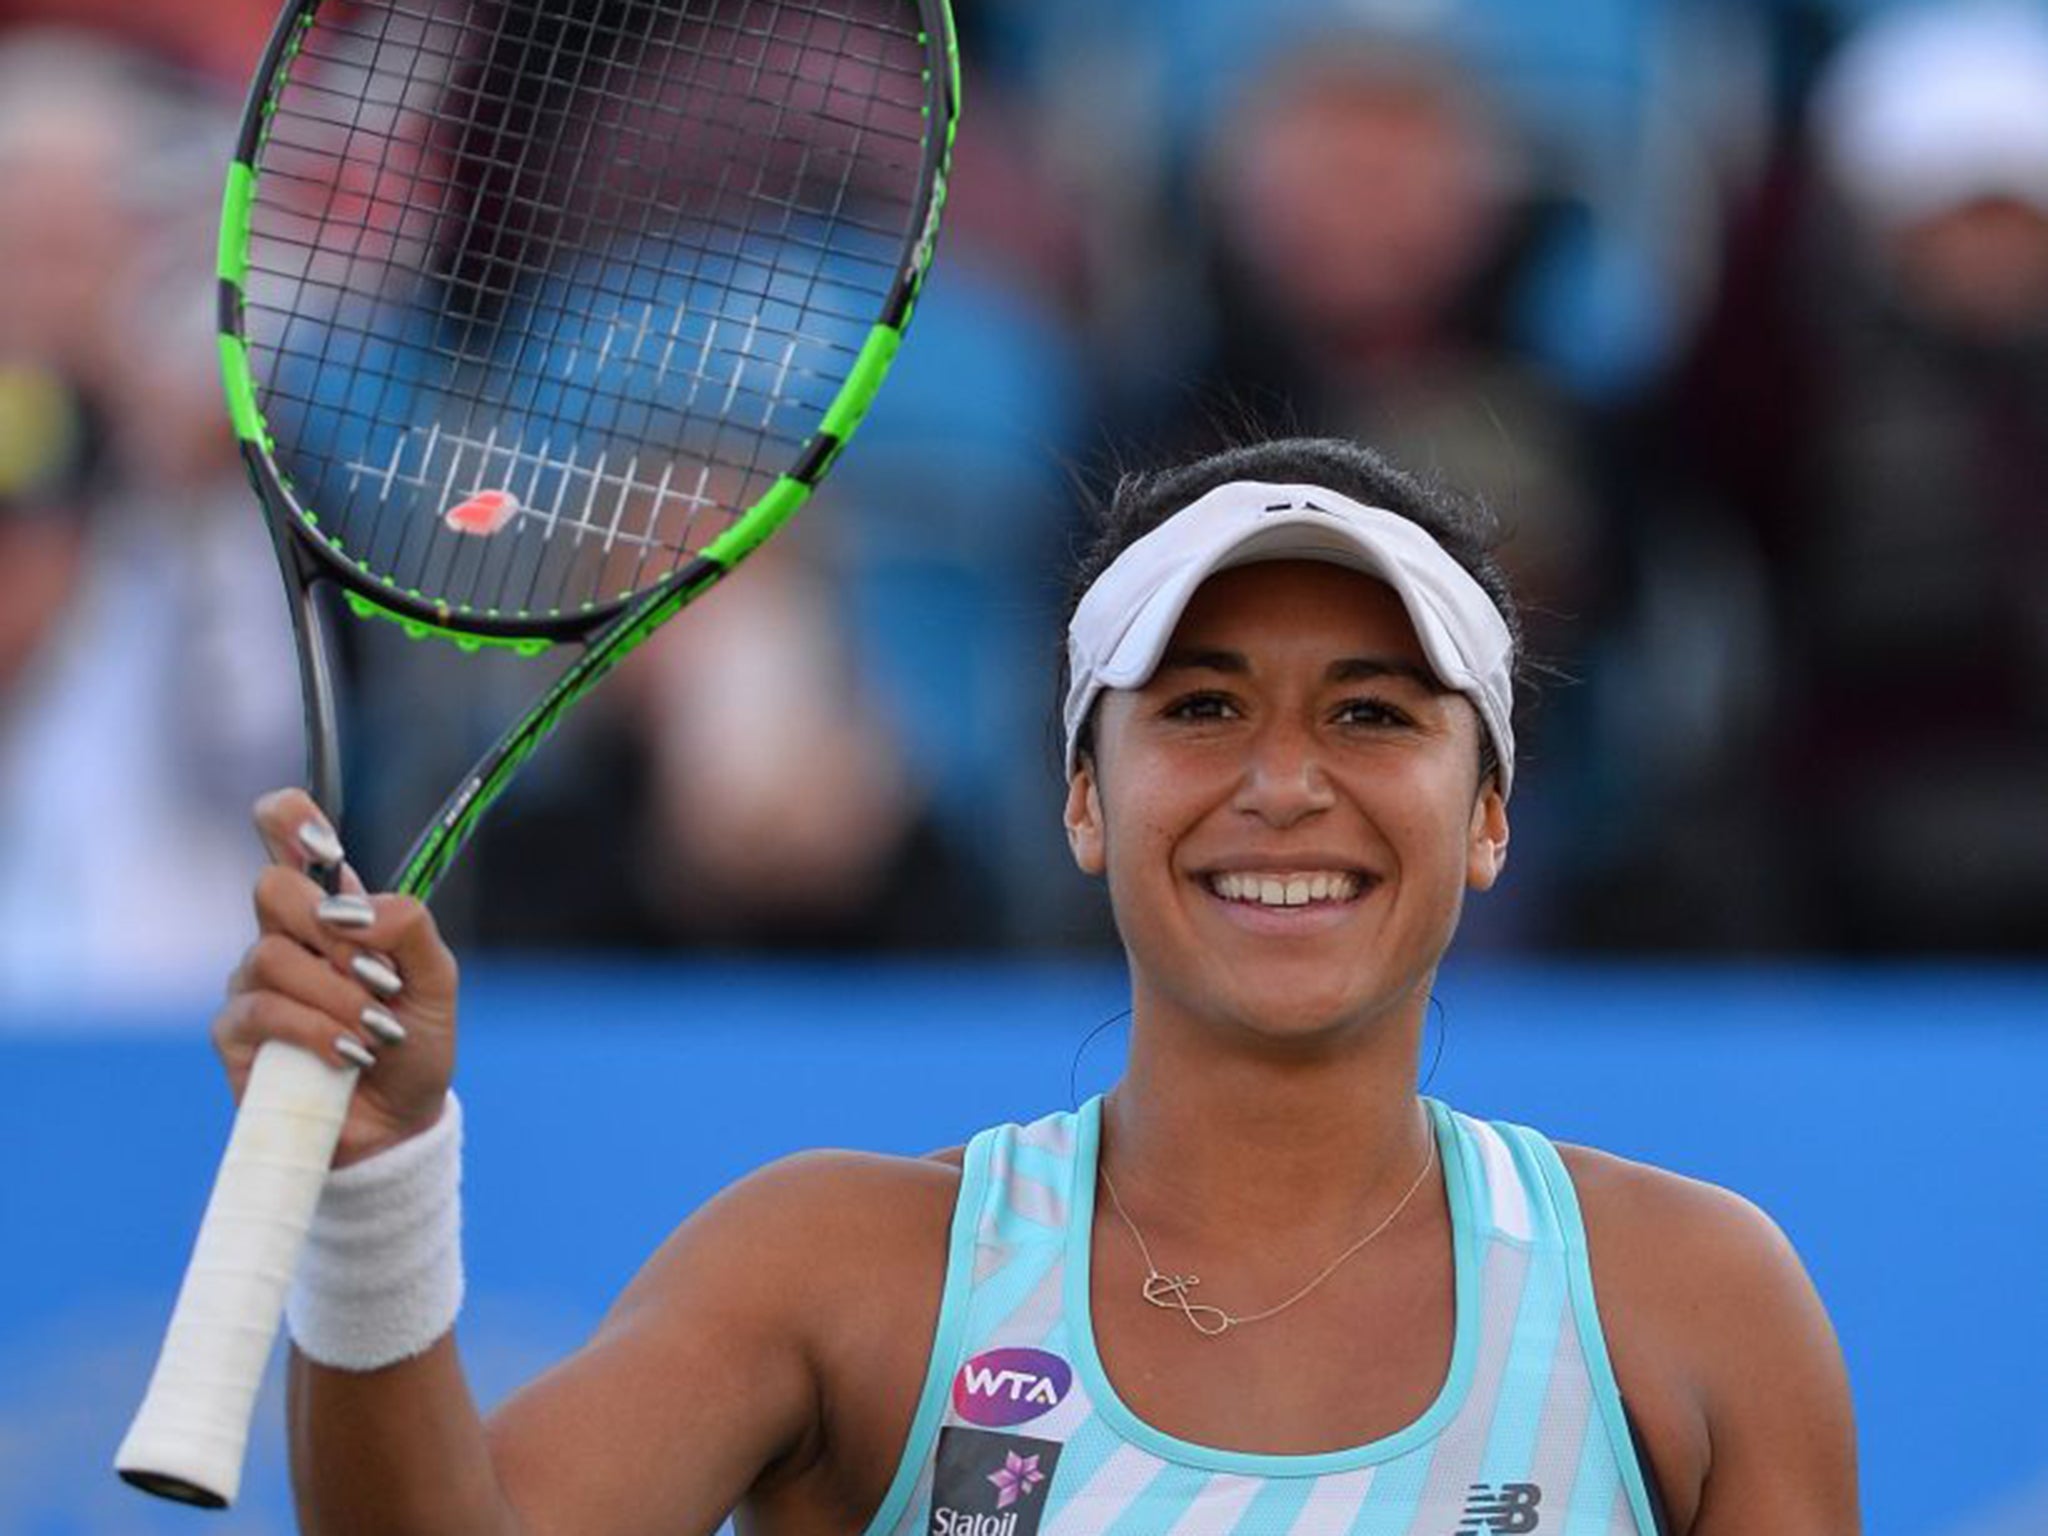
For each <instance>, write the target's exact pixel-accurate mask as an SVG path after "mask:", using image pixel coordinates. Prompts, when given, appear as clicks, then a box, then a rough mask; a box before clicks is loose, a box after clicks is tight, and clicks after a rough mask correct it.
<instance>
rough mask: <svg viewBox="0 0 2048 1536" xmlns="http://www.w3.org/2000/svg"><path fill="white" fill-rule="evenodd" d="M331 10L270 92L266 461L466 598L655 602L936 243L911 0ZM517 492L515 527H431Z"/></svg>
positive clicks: (448, 596) (509, 607)
mask: <svg viewBox="0 0 2048 1536" xmlns="http://www.w3.org/2000/svg"><path fill="white" fill-rule="evenodd" d="M339 16H340V19H339V20H334V21H331V22H330V21H329V20H328V18H327V17H326V16H325V14H324V13H322V15H321V16H320V17H319V19H317V20H316V22H315V23H314V25H313V26H312V27H311V28H310V29H309V30H308V32H307V34H306V36H305V37H304V38H303V39H302V41H301V46H300V49H299V52H298V57H297V59H296V60H295V62H294V67H293V73H292V74H291V75H290V76H289V77H288V78H287V79H286V81H285V82H284V84H283V86H282V87H281V88H280V89H279V90H277V92H276V93H275V95H274V98H273V102H272V108H271V114H270V126H269V132H268V133H267V135H266V137H265V140H264V145H263V150H262V152H261V154H260V156H259V161H258V164H257V172H258V175H257V183H256V185H257V197H256V204H255V207H254V210H253V226H252V228H253V232H252V241H251V250H250V258H251V260H250V279H249V281H248V284H247V293H248V298H247V304H246V308H245V325H246V328H247V332H248V340H249V344H250V348H251V354H252V365H253V367H254V370H255V372H256V374H257V377H258V380H259V391H260V398H261V399H262V402H263V404H264V407H265V411H266V416H267V418H268V419H269V422H270V425H271V428H272V432H273V436H274V437H275V438H276V439H277V442H278V448H277V459H278V462H279V466H280V468H281V469H282V470H283V471H284V472H285V473H286V474H287V475H288V476H289V477H290V480H291V482H292V485H293V487H294V489H295V490H296V491H297V492H298V494H299V499H300V501H301V502H302V504H303V505H304V506H305V507H306V510H307V511H308V512H309V513H310V514H312V515H314V516H315V517H317V518H318V519H319V526H320V527H321V529H322V531H323V532H326V533H327V534H328V535H329V536H330V539H331V540H332V541H333V542H334V543H335V544H336V547H338V548H340V549H341V550H342V551H343V552H344V553H345V554H347V555H349V556H351V557H353V558H355V559H356V560H358V561H359V562H362V563H365V564H366V565H367V566H368V567H369V568H370V569H371V570H372V571H373V572H374V573H376V574H378V575H379V576H381V577H382V578H383V579H385V580H387V581H389V582H391V583H392V584H394V585H396V586H399V587H400V588H401V589H404V590H409V591H418V590H420V589H424V590H425V592H426V593H427V594H429V595H431V597H432V598H433V599H434V600H436V601H440V602H445V603H447V604H449V605H450V606H451V607H455V608H460V609H465V610H475V611H481V612H486V613H491V612H497V613H510V614H515V615H516V614H521V613H540V612H548V613H552V612H555V611H559V610H560V609H561V608H563V607H564V606H565V605H566V606H570V607H574V606H575V605H577V604H578V603H581V604H583V605H585V606H588V605H592V604H596V603H601V602H604V601H608V600H611V599H613V598H616V597H621V596H625V595H628V594H630V593H633V592H637V591H641V590H644V589H645V588H646V587H647V586H649V585H652V584H653V583H654V582H656V581H658V580H660V579H662V578H664V577H666V576H667V575H669V574H670V573H671V572H673V571H674V570H675V569H676V568H677V567H678V566H679V565H680V564H681V563H682V562H684V561H685V560H687V559H688V558H690V557H691V556H692V555H694V554H695V553H697V552H698V551H700V550H701V549H702V548H703V547H704V545H705V544H706V543H708V542H709V541H710V539H712V538H715V537H716V536H717V534H718V533H720V532H722V531H723V530H724V528H725V527H726V526H728V525H729V524H730V522H731V521H732V520H733V519H734V518H735V517H736V516H737V515H738V514H739V513H740V512H742V511H744V510H745V508H746V507H747V506H749V505H750V504H751V503H752V501H753V500H755V499H756V498H757V497H758V496H759V495H760V494H761V493H762V492H763V491H765V490H766V488H767V487H768V485H770V484H772V483H773V480H774V479H775V477H776V476H777V475H778V474H780V473H782V472H785V471H786V470H787V469H788V468H789V467H790V465H791V463H792V461H793V459H794V457H795V455H796V453H797V452H798V451H799V450H800V449H801V447H802V445H803V444H804V443H805V442H806V441H807V440H808V439H809V437H810V435H811V433H812V432H813V431H814V430H815V429H816V427H817V425H818V423H819V421H820V420H821V419H822V416H823V413H824V412H825V410H826V409H827V408H828V407H829V406H830V404H831V402H832V400H833V399H834V398H835V397H836V395H837V393H838V392H839V389H840V388H841V386H842V385H843V384H844V382H845V380H846V378H847V376H848V374H849V372H850V370H851V369H852V366H853V364H854V361H855V359H856V357H857V356H858V355H859V350H860V346H861V344H862V342H863V341H864V339H865V335H866V331H867V329H868V328H869V327H870V326H871V325H872V324H873V322H874V321H875V320H877V319H879V318H881V316H882V308H883V305H884V303H885V302H886V300H887V298H888V296H889V295H890V293H891V292H892V290H893V287H894V285H895V283H896V281H897V279H898V277H899V275H900V272H901V270H902V268H903V266H904V265H905V263H906V261H907V259H908V251H909V247H910V243H911V242H912V241H913V240H914V239H915V238H916V236H917V235H918V233H919V231H918V230H917V229H916V228H913V227H912V225H913V223H914V222H915V221H916V219H917V216H918V214H919V212H920V205H919V193H920V189H921V188H920V177H921V173H922V168H923V164H924V154H925V148H926V146H925V142H924V134H925V133H926V132H927V131H929V130H928V126H927V119H926V118H925V115H924V112H923V106H924V101H925V96H926V85H925V80H924V67H925V54H924V46H923V43H922V41H921V38H920V34H919V32H918V30H917V27H916V10H915V7H914V6H912V5H909V4H906V3H902V0H895V3H882V0H837V3H814V4H800V3H793V0H786V3H778V0H738V3H706V0H690V3H684V0H667V3H657V0H613V3H611V4H602V5H588V4H585V5H580V6H573V7H569V8H567V13H566V14H550V15H548V16H547V17H545V18H543V17H541V16H540V14H539V12H538V11H537V10H536V7H535V5H534V3H533V0H521V3H508V4H499V5H488V6H487V5H484V4H481V3H478V4H472V5H464V4H460V3H456V0H450V3H448V4H445V5H441V4H423V3H419V0H415V3H414V4H411V5H382V6H378V5H355V6H350V7H348V8H347V10H345V11H342V12H340V13H339ZM486 491H489V492H494V493H509V499H510V501H511V503H512V504H513V505H514V507H515V509H516V510H515V511H514V513H513V526H512V527H511V528H508V529H506V530H505V533H506V534H507V535H512V536H508V537H498V538H492V539H479V538H475V537H473V536H466V535H464V534H462V533H458V532H454V531H452V530H451V529H450V528H449V527H448V526H447V525H446V524H445V523H444V520H443V519H444V515H445V514H447V513H448V512H449V510H450V508H452V507H458V506H460V505H461V504H462V503H464V502H465V500H467V499H469V498H473V497H475V496H477V495H479V494H480V493H482V492H486Z"/></svg>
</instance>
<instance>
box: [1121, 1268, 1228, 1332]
mask: <svg viewBox="0 0 2048 1536" xmlns="http://www.w3.org/2000/svg"><path fill="white" fill-rule="evenodd" d="M1201 1283H1202V1277H1201V1276H1200V1275H1162V1274H1161V1273H1160V1272H1159V1271H1158V1270H1156V1269H1155V1270H1153V1271H1152V1272H1151V1273H1150V1274H1149V1275H1147V1276H1146V1277H1145V1289H1144V1297H1145V1299H1146V1300H1147V1301H1149V1302H1151V1303H1152V1305H1153V1306H1155V1307H1158V1308H1160V1309H1161V1310H1162V1311H1166V1312H1178V1313H1180V1314H1181V1316H1183V1317H1185V1318H1186V1319H1187V1320H1188V1326H1189V1327H1191V1328H1193V1329H1194V1330H1195V1332H1197V1333H1199V1334H1201V1335H1203V1336H1204V1337H1205V1338H1211V1339H1213V1338H1215V1337H1216V1335H1217V1334H1219V1333H1223V1332H1225V1331H1227V1330H1228V1329H1229V1327H1230V1325H1231V1324H1232V1323H1234V1322H1236V1321H1237V1319H1236V1318H1234V1317H1232V1316H1231V1315H1230V1314H1229V1313H1228V1312H1226V1311H1224V1310H1223V1309H1222V1308H1221V1307H1212V1306H1210V1305H1209V1304H1208V1303H1206V1302H1200V1301H1194V1300H1192V1299H1190V1298H1189V1296H1188V1292H1189V1291H1190V1290H1192V1289H1193V1288H1194V1287H1195V1286H1198V1285H1200V1284H1201Z"/></svg>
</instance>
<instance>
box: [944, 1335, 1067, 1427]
mask: <svg viewBox="0 0 2048 1536" xmlns="http://www.w3.org/2000/svg"><path fill="white" fill-rule="evenodd" d="M1073 1385H1074V1368H1073V1367H1072V1366H1070V1365H1068V1364H1067V1362H1066V1361H1064V1360H1062V1359H1061V1358H1060V1357H1059V1356H1058V1355H1055V1354H1049V1353H1048V1352H1047V1351H1045V1350H1042V1349H988V1350H983V1351H982V1352H981V1353H980V1354H978V1355H976V1356H975V1357H974V1358H973V1359H972V1360H969V1361H968V1362H967V1363H966V1364H965V1365H963V1366H961V1367H960V1373H959V1374H958V1375H957V1376H955V1377H954V1378H953V1411H954V1412H955V1413H957V1414H959V1415H960V1417H961V1418H963V1419H965V1420H966V1421H967V1422H968V1423H970V1424H983V1425H987V1426H989V1427H991V1428H1001V1427H1002V1426H1005V1425H1009V1424H1022V1423H1024V1422H1026V1421H1027V1420H1030V1419H1035V1418H1037V1417H1038V1416H1039V1415H1040V1414H1041V1413H1048V1412H1050V1411H1051V1410H1052V1409H1054V1408H1057V1407H1058V1406H1059V1405H1060V1401H1061V1399H1062V1398H1064V1397H1065V1396H1066V1395H1067V1391H1068V1389H1069V1388H1071V1387H1072V1386H1073Z"/></svg>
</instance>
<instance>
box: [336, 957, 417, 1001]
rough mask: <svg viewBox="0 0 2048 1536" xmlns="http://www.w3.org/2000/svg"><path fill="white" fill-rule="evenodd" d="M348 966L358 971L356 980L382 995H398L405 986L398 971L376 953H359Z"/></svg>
mask: <svg viewBox="0 0 2048 1536" xmlns="http://www.w3.org/2000/svg"><path fill="white" fill-rule="evenodd" d="M348 966H349V969H350V970H352V971H354V972H355V973H356V980H358V981H360V982H361V983H362V984H363V985H364V986H366V987H368V988H369V989H370V990H371V991H372V992H375V993H377V994H378V995H379V996H380V997H396V996H398V994H399V993H400V992H401V991H403V990H404V988H405V983H404V982H402V981H400V980H399V979H398V972H396V971H394V970H393V969H391V967H390V966H388V965H386V964H385V963H384V962H383V961H382V960H379V959H378V958H377V957H376V956H375V955H357V956H356V957H355V958H354V959H353V960H351V961H349V963H348Z"/></svg>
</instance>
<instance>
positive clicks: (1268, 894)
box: [1209, 870, 1359, 907]
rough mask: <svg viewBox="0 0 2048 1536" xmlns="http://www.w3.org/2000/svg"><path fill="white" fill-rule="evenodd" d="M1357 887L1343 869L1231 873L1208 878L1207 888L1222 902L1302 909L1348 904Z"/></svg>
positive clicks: (1353, 878) (1354, 880) (1354, 878)
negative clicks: (1313, 904)
mask: <svg viewBox="0 0 2048 1536" xmlns="http://www.w3.org/2000/svg"><path fill="white" fill-rule="evenodd" d="M1358 887H1359V878H1358V876H1357V875H1354V874H1351V873H1348V872H1347V871H1344V870H1313V871H1288V872H1286V873H1279V872H1276V873H1273V874H1249V873H1232V874H1224V875H1211V876H1210V877H1209V888H1210V889H1211V890H1212V891H1214V892H1215V893H1216V894H1217V895H1218V896H1221V897H1222V898H1223V899H1224V900H1225V901H1244V902H1251V903H1253V904H1254V905H1257V906H1261V907H1305V906H1307V905H1308V904H1309V903H1310V902H1312V901H1349V900H1351V898H1352V897H1354V896H1356V895H1357V894H1358Z"/></svg>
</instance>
